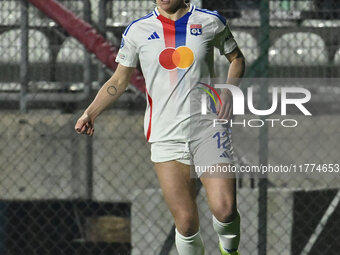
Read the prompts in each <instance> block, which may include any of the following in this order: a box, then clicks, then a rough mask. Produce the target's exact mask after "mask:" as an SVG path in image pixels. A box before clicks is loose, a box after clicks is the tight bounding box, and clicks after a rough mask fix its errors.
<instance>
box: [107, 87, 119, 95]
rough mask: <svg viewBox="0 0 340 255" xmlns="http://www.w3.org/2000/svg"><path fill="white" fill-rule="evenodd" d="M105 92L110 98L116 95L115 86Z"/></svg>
mask: <svg viewBox="0 0 340 255" xmlns="http://www.w3.org/2000/svg"><path fill="white" fill-rule="evenodd" d="M106 91H107V93H108V94H109V95H110V96H115V95H117V88H116V87H115V86H110V87H108V88H107V90H106Z"/></svg>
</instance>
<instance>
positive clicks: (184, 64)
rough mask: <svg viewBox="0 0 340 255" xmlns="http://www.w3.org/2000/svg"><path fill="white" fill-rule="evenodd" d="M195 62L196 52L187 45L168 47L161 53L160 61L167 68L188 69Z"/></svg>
mask: <svg viewBox="0 0 340 255" xmlns="http://www.w3.org/2000/svg"><path fill="white" fill-rule="evenodd" d="M193 62H194V53H193V52H192V50H191V49H190V48H188V47H186V46H181V47H178V48H176V49H175V48H166V49H165V50H163V51H162V52H161V53H160V54H159V63H160V64H161V66H162V67H164V68H165V69H167V70H173V69H175V68H181V69H186V68H188V67H190V66H191V65H192V63H193Z"/></svg>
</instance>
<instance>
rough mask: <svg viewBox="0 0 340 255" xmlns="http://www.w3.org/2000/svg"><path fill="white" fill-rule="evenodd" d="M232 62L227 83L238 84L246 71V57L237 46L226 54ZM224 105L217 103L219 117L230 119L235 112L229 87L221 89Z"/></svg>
mask: <svg viewBox="0 0 340 255" xmlns="http://www.w3.org/2000/svg"><path fill="white" fill-rule="evenodd" d="M225 56H226V58H227V59H228V61H229V62H230V66H229V71H228V79H227V84H233V85H235V86H238V85H239V83H240V81H241V78H242V77H243V75H244V71H245V58H244V56H243V54H242V52H241V50H240V49H239V48H238V47H236V48H235V49H234V50H233V51H232V52H230V53H228V54H226V55H225ZM221 100H222V102H223V105H222V107H221V106H220V105H219V104H218V105H217V109H216V111H217V114H218V118H219V119H227V120H230V119H231V118H232V112H233V104H232V103H233V98H232V95H231V92H230V91H229V90H228V89H223V90H222V91H221Z"/></svg>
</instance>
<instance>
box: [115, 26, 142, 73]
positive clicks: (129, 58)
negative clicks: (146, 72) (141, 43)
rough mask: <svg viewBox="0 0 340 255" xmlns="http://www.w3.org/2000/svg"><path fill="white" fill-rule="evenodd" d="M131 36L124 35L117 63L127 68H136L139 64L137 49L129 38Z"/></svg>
mask: <svg viewBox="0 0 340 255" xmlns="http://www.w3.org/2000/svg"><path fill="white" fill-rule="evenodd" d="M130 33H131V32H130ZM130 33H129V34H130ZM129 34H127V33H124V34H123V36H122V42H121V44H120V49H119V51H118V54H117V57H116V62H117V63H119V64H121V65H123V66H126V67H136V66H137V62H138V56H137V49H136V45H135V44H134V42H133V40H132V38H129V36H128V35H129Z"/></svg>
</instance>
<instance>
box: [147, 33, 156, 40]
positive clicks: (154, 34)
mask: <svg viewBox="0 0 340 255" xmlns="http://www.w3.org/2000/svg"><path fill="white" fill-rule="evenodd" d="M154 39H159V36H158V34H157V33H156V32H153V33H152V35H150V37H149V38H148V40H154Z"/></svg>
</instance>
